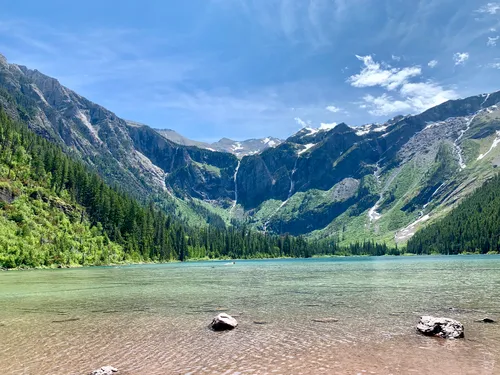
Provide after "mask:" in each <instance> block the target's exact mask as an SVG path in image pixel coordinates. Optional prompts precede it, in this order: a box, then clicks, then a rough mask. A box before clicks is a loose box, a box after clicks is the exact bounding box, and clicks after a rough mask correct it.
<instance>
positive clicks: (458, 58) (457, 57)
mask: <svg viewBox="0 0 500 375" xmlns="http://www.w3.org/2000/svg"><path fill="white" fill-rule="evenodd" d="M468 59H469V53H468V52H457V53H455V54H454V55H453V60H454V61H455V65H463V64H465V62H466V61H467V60H468Z"/></svg>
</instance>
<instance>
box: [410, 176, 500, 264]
mask: <svg viewBox="0 0 500 375" xmlns="http://www.w3.org/2000/svg"><path fill="white" fill-rule="evenodd" d="M407 251H408V252H410V253H414V254H432V253H439V254H460V253H464V252H472V253H480V254H486V253H489V252H494V253H497V252H499V251H500V175H496V176H495V177H494V178H492V179H491V180H489V181H487V182H486V183H485V184H484V185H483V186H482V187H480V188H479V189H477V190H476V191H475V192H474V193H472V194H471V195H470V196H469V197H467V198H466V199H464V200H463V201H462V202H461V203H460V204H459V205H458V206H457V207H456V208H455V209H454V210H452V211H451V212H450V213H449V214H448V215H446V216H445V217H444V218H443V219H441V220H439V221H437V222H436V223H434V224H432V225H429V226H428V227H426V228H423V229H421V230H420V231H419V232H417V233H416V234H415V236H414V237H413V238H412V239H410V241H408V246H407Z"/></svg>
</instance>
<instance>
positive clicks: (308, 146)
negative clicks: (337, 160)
mask: <svg viewBox="0 0 500 375" xmlns="http://www.w3.org/2000/svg"><path fill="white" fill-rule="evenodd" d="M314 146H316V143H308V144H306V145H304V147H305V148H304V149H303V150H300V151H299V155H301V154H303V153H304V152H306V151H307V150H309V149H310V148H312V147H314Z"/></svg>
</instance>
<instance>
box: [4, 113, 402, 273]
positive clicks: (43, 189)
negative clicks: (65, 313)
mask: <svg viewBox="0 0 500 375" xmlns="http://www.w3.org/2000/svg"><path fill="white" fill-rule="evenodd" d="M386 253H398V251H397V250H394V249H388V248H387V247H386V246H385V245H379V244H375V243H373V242H363V243H358V244H352V245H351V246H349V247H343V248H341V247H339V246H338V245H337V244H336V242H335V241H334V240H323V241H315V242H309V241H306V240H305V239H304V238H302V237H293V236H289V235H284V236H277V235H266V234H264V233H261V232H256V231H251V230H250V229H248V228H246V227H244V226H243V227H234V226H231V227H229V228H226V227H221V226H220V225H217V226H204V227H200V228H193V227H190V226H188V225H186V224H185V223H184V222H181V221H180V220H178V219H176V218H173V217H171V216H169V215H168V214H167V213H165V212H164V211H162V210H159V209H157V208H156V206H154V205H153V204H152V203H150V202H139V201H138V200H136V199H135V198H132V197H130V196H129V195H127V194H126V193H124V192H123V191H121V190H120V189H119V188H117V187H110V186H108V185H106V184H105V183H104V181H103V180H102V179H101V177H99V175H98V174H97V173H95V172H93V171H90V170H89V168H88V167H86V166H85V165H84V164H82V163H81V162H79V161H78V160H74V159H72V158H71V157H69V156H67V155H66V154H65V153H63V151H62V150H61V149H60V148H59V146H56V145H54V144H52V143H50V142H49V141H47V140H45V139H44V138H42V137H40V136H38V135H36V134H35V133H33V132H32V131H31V130H29V129H28V127H27V126H26V125H25V124H22V123H17V122H15V121H13V120H11V119H10V118H9V116H8V115H7V114H6V113H5V112H4V111H2V110H1V109H0V267H5V268H13V267H40V266H53V265H99V264H110V263H120V262H144V261H158V262H165V261H172V260H180V261H184V260H187V259H214V258H255V257H311V256H313V255H327V254H340V255H350V254H354V255H383V254H386Z"/></svg>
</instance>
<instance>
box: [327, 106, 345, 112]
mask: <svg viewBox="0 0 500 375" xmlns="http://www.w3.org/2000/svg"><path fill="white" fill-rule="evenodd" d="M325 109H326V110H327V111H328V112H332V113H337V112H340V111H341V110H342V109H341V108H339V107H336V106H334V105H329V106H327V107H326V108H325Z"/></svg>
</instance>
